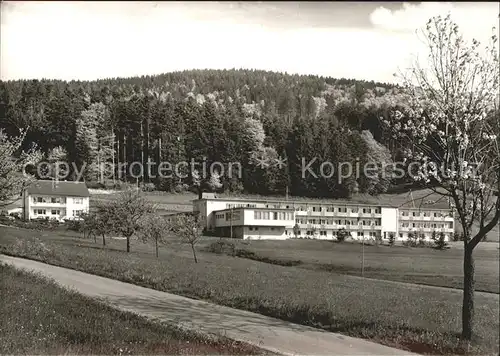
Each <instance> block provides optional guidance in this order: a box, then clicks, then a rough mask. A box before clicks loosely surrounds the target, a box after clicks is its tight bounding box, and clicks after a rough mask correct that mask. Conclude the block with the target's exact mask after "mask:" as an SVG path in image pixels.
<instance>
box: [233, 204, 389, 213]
mask: <svg viewBox="0 0 500 356" xmlns="http://www.w3.org/2000/svg"><path fill="white" fill-rule="evenodd" d="M256 207H257V204H226V208H227V209H232V208H256ZM265 207H266V208H271V209H284V208H285V209H292V208H293V209H295V210H296V211H308V210H311V211H313V212H322V211H326V212H329V213H335V212H339V213H347V212H348V211H350V212H351V213H359V211H360V209H359V208H357V207H353V208H349V209H348V208H347V207H339V208H336V207H334V206H312V207H308V206H307V205H298V206H296V205H293V206H292V205H285V204H266V205H265ZM361 211H362V212H363V214H371V213H375V214H380V213H381V209H380V208H362V209H361Z"/></svg>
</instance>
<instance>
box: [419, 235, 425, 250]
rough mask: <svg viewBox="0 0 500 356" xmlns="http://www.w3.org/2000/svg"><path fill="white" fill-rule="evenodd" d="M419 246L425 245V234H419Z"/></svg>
mask: <svg viewBox="0 0 500 356" xmlns="http://www.w3.org/2000/svg"><path fill="white" fill-rule="evenodd" d="M418 246H419V247H425V234H418Z"/></svg>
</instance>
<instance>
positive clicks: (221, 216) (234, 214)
mask: <svg viewBox="0 0 500 356" xmlns="http://www.w3.org/2000/svg"><path fill="white" fill-rule="evenodd" d="M231 216H232V217H233V219H232V220H239V219H240V217H241V212H240V211H232V212H231V211H228V212H226V213H218V214H215V218H216V219H219V220H221V219H225V220H226V221H229V220H231Z"/></svg>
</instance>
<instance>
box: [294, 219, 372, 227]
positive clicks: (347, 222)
mask: <svg viewBox="0 0 500 356" xmlns="http://www.w3.org/2000/svg"><path fill="white" fill-rule="evenodd" d="M295 222H296V223H297V224H320V225H334V224H335V225H363V226H371V225H375V226H380V220H359V221H358V220H355V219H347V220H340V219H339V220H333V219H306V218H297V219H295Z"/></svg>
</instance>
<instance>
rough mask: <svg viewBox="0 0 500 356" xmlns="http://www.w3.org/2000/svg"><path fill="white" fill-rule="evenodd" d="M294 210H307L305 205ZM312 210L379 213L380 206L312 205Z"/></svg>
mask: <svg viewBox="0 0 500 356" xmlns="http://www.w3.org/2000/svg"><path fill="white" fill-rule="evenodd" d="M295 210H296V211H308V209H307V207H304V206H298V207H295ZM310 210H311V211H312V212H325V211H326V212H327V213H335V212H339V213H347V212H351V213H354V214H357V213H359V212H360V211H361V212H363V214H372V213H374V214H380V213H381V209H380V208H362V209H359V208H357V207H354V208H346V207H340V208H335V207H333V206H329V207H322V206H317V207H316V206H313V207H312V208H311V209H310Z"/></svg>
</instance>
